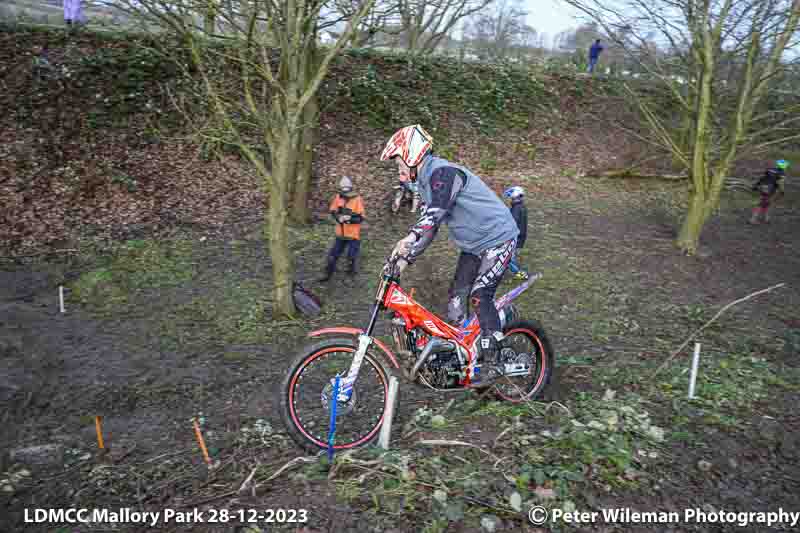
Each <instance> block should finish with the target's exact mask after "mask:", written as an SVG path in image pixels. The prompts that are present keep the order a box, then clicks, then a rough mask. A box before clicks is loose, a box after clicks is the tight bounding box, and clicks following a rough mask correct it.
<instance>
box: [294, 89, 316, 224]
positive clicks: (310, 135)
mask: <svg viewBox="0 0 800 533" xmlns="http://www.w3.org/2000/svg"><path fill="white" fill-rule="evenodd" d="M318 109H319V107H318V104H317V96H316V95H314V96H313V97H312V98H311V99H310V100H309V101H308V104H306V108H305V110H304V111H303V122H304V123H305V124H306V126H305V127H304V128H303V132H302V134H301V135H300V136H299V137H300V151H299V154H298V161H297V183H296V185H295V190H294V199H293V201H292V221H294V222H297V223H299V224H307V223H309V222H311V209H310V208H309V206H308V196H309V192H310V190H311V168H312V165H313V163H314V144H315V143H316V133H317V125H316V117H317V111H318Z"/></svg>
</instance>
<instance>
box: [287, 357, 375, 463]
mask: <svg viewBox="0 0 800 533" xmlns="http://www.w3.org/2000/svg"><path fill="white" fill-rule="evenodd" d="M329 352H355V349H354V348H351V347H349V346H337V347H331V348H325V349H324V350H321V351H319V352H317V353H315V354H314V355H312V356H311V357H309V358H308V359H306V360H305V362H304V363H303V364H302V365H300V367H299V368H298V369H297V372H295V374H294V376H292V381H291V382H290V383H289V416H290V417H292V423H293V424H294V427H296V428H297V429H298V430H299V431H300V433H302V434H303V436H304V437H305V438H306V439H308V440H310V441H311V442H313V443H314V444H315V445H317V446H319V447H320V448H325V449H327V448H328V443H327V442H324V441H321V440H319V439H317V438H315V437H312V436H311V435H309V434H308V432H307V431H306V430H305V429H304V428H303V425H302V424H301V423H300V420H298V418H297V414H296V413H295V411H294V389H295V384H296V383H297V379H298V378H299V377H300V374H302V373H303V369H304V368H305V367H307V366H308V365H309V364H310V363H312V362H313V361H314V360H315V359H317V358H318V357H320V356H322V355H325V354H326V353H329ZM365 360H367V361H369V360H370V358H368V357H365ZM362 364H363V363H362ZM370 364H371V365H372V366H373V367H374V368H375V369H376V370H377V371H378V378H379V379H380V380H381V384H382V385H383V405H384V410H383V413H382V414H381V419H380V420H379V421H378V423H377V424H376V425H375V428H374V429H373V430H372V431H370V432H369V433H368V434H367V435H366V436H365V437H361V438H360V439H359V440H357V441H355V442H351V443H350V444H340V445H338V446H337V445H334V446H333V449H334V450H346V449H349V448H357V447H358V446H361V445H362V444H364V443H365V442H368V441H369V440H370V439H371V438H372V437H374V436H375V434H376V433H377V432H378V431H379V430H380V428H381V425H382V424H383V417H384V414H385V413H386V407H385V406H386V402H387V401H388V395H389V386H388V385H387V383H386V376H384V375H383V369H381V368H380V365H376V364H374V363H372V362H370Z"/></svg>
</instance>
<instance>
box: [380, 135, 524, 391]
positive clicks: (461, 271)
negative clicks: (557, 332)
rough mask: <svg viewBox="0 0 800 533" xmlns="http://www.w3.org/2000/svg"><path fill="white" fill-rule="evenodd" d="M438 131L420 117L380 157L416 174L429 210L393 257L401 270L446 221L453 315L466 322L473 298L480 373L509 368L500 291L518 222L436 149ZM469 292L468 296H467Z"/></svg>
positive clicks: (497, 373) (492, 374) (489, 375)
mask: <svg viewBox="0 0 800 533" xmlns="http://www.w3.org/2000/svg"><path fill="white" fill-rule="evenodd" d="M432 148H433V138H432V137H431V136H430V135H429V134H428V132H426V131H425V130H424V129H423V128H422V126H420V125H418V124H416V125H413V126H407V127H405V128H401V129H400V130H398V131H397V132H395V134H394V135H393V136H392V137H391V139H389V141H388V142H387V144H386V147H385V148H384V150H383V153H382V154H381V161H387V160H389V159H396V162H397V169H398V172H399V174H400V176H402V177H404V178H406V179H409V180H411V181H412V182H416V183H417V186H418V190H419V193H420V195H421V196H422V201H423V205H424V211H423V212H422V214H421V215H420V218H419V220H418V221H417V222H416V224H414V225H413V226H412V227H411V229H410V231H409V234H408V235H407V236H406V237H404V238H403V239H401V240H400V241H398V242H397V244H396V246H395V248H394V251H393V252H392V256H393V257H399V258H400V259H399V260H398V262H397V265H398V268H399V270H400V272H402V271H403V269H404V268H405V267H406V266H407V265H408V264H411V263H413V262H414V261H415V260H416V259H417V258H418V257H419V256H420V255H421V254H422V253H423V252H424V251H425V249H426V248H427V247H428V245H430V243H431V242H432V241H433V239H434V238H435V237H436V234H437V232H438V230H439V226H440V225H441V224H447V227H448V230H449V235H450V239H451V240H452V241H453V242H454V244H455V245H456V246H457V247H458V248H459V249H460V250H461V254H460V256H459V258H458V264H457V266H456V272H455V275H454V277H453V281H452V283H451V285H450V291H449V297H450V298H449V302H448V309H447V313H448V318H449V319H450V320H451V322H452V323H454V324H455V325H456V326H462V324H463V322H464V319H465V318H466V317H467V311H468V308H469V306H470V305H471V306H472V308H473V309H474V310H475V312H476V313H477V315H478V322H479V323H480V326H481V337H480V339H479V345H478V346H479V349H480V358H481V360H482V363H483V365H482V367H483V368H484V369H485V372H482V373H481V374H482V376H483V378H482V380H483V379H486V380H494V379H497V378H499V377H501V376H502V375H503V374H504V365H503V362H502V361H501V359H500V350H501V349H502V347H503V346H502V341H503V334H502V332H501V331H500V317H499V314H498V312H497V309H496V308H495V306H494V295H495V292H496V290H497V286H498V285H499V284H500V281H501V280H502V277H503V274H504V273H505V271H506V269H507V267H508V265H509V262H510V260H511V258H512V256H513V255H514V249H515V247H516V240H517V236H518V235H519V229H517V224H516V222H515V221H514V218H513V217H512V216H511V212H510V211H509V209H508V208H507V207H506V205H505V204H504V203H503V201H502V200H501V199H500V198H499V197H498V196H497V194H496V193H495V192H494V191H492V189H490V188H489V187H488V186H487V185H486V184H485V183H484V182H483V181H482V180H481V178H479V177H478V176H477V175H475V174H473V173H472V172H471V171H470V170H468V169H467V168H465V167H463V166H461V165H457V164H454V163H451V162H449V161H447V160H445V159H442V158H440V157H436V156H435V155H434V154H433V153H432ZM468 298H469V301H467V299H468Z"/></svg>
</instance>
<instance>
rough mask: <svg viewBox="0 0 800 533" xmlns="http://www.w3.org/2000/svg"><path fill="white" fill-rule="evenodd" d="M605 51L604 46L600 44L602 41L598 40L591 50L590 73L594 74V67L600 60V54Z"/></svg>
mask: <svg viewBox="0 0 800 533" xmlns="http://www.w3.org/2000/svg"><path fill="white" fill-rule="evenodd" d="M602 51H603V46H602V45H601V44H600V39H597V40H596V41H595V42H594V44H593V45H592V46H591V47H590V48H589V72H594V67H595V65H597V61H598V60H599V59H600V52H602Z"/></svg>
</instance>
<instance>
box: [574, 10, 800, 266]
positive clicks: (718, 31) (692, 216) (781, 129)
mask: <svg viewBox="0 0 800 533" xmlns="http://www.w3.org/2000/svg"><path fill="white" fill-rule="evenodd" d="M567 2H568V3H570V4H572V5H573V6H575V7H577V8H579V9H581V10H582V11H584V12H585V13H587V14H588V15H590V16H591V17H592V18H593V19H594V20H595V21H596V22H598V24H600V26H601V27H602V28H603V30H604V31H605V33H606V34H607V35H609V36H611V37H612V38H613V39H614V40H615V41H616V42H617V44H618V45H620V46H621V47H623V48H624V49H626V51H627V52H628V53H629V55H630V56H631V57H633V58H634V59H636V60H637V62H638V63H639V65H640V66H641V67H642V69H643V70H644V71H645V72H646V73H647V75H648V77H647V79H648V80H649V83H650V84H658V85H660V86H661V87H663V88H664V90H665V92H666V94H667V96H668V98H669V99H670V100H671V103H672V105H673V106H674V108H673V109H671V110H670V112H669V113H663V112H660V111H659V109H658V107H657V106H655V105H653V103H652V102H651V101H650V100H649V99H648V98H647V97H645V96H643V95H642V93H641V92H639V91H637V90H636V89H634V88H631V87H629V94H630V95H631V97H632V98H634V99H635V100H636V102H637V103H638V106H639V108H640V110H641V111H642V113H643V116H644V117H645V119H646V121H647V124H648V125H649V126H650V129H651V132H652V134H653V139H652V142H655V143H657V144H658V145H660V146H661V147H663V148H664V149H666V150H667V151H668V152H669V153H671V154H672V156H673V158H674V160H675V161H676V162H677V163H678V164H679V165H680V166H681V167H682V168H683V169H685V171H686V172H687V174H688V175H689V177H690V187H689V207H688V210H687V212H686V215H685V217H684V220H683V223H682V226H681V229H680V231H679V234H678V238H677V245H678V246H679V248H680V249H681V250H683V251H685V252H686V253H689V254H693V253H695V252H696V250H697V246H698V242H699V238H700V234H701V232H702V229H703V227H704V225H705V223H706V221H707V220H708V218H709V217H710V216H711V215H712V213H713V212H714V211H715V210H716V208H717V207H718V205H719V198H720V193H721V191H722V189H723V185H724V182H725V176H726V175H727V173H728V171H729V169H730V168H731V166H732V165H733V163H734V162H735V160H736V158H737V154H740V153H741V152H742V151H743V150H751V151H752V150H754V149H760V148H764V147H765V146H769V145H775V144H780V143H783V142H787V141H789V140H791V139H797V138H800V134H798V133H797V128H796V125H797V124H798V123H800V113H798V112H797V111H798V110H800V106H798V105H797V103H796V101H795V104H793V105H792V106H790V107H787V108H783V109H770V108H769V105H768V104H769V101H770V95H771V88H774V86H775V84H776V81H778V80H779V79H780V78H781V76H782V74H783V73H784V72H785V69H786V68H787V61H786V60H785V57H784V55H785V52H786V50H787V49H789V48H791V47H793V46H796V44H797V42H796V41H795V40H794V39H795V37H796V33H797V29H798V20H800V0H737V1H734V0H622V1H619V2H614V1H613V0H567ZM649 32H656V33H657V34H658V35H659V40H660V42H661V48H662V51H661V52H663V49H666V50H667V51H668V53H660V52H659V50H657V49H655V47H653V46H639V47H638V48H637V49H636V50H635V51H634V50H632V49H631V43H634V44H635V43H639V44H643V43H644V42H645V41H646V39H645V36H646V35H647V34H648V33H649ZM650 92H652V91H650ZM661 103H662V104H663V100H662V102H661ZM675 111H677V113H675ZM674 117H677V119H678V120H675V119H674Z"/></svg>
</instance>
